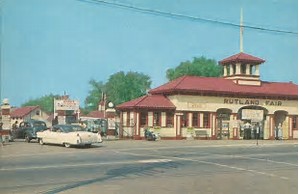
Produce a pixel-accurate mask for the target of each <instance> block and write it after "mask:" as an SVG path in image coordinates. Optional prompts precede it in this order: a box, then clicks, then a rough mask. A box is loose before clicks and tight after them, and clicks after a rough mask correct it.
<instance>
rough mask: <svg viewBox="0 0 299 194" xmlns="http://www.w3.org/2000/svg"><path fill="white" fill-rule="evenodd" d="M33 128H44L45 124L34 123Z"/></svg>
mask: <svg viewBox="0 0 299 194" xmlns="http://www.w3.org/2000/svg"><path fill="white" fill-rule="evenodd" d="M33 126H34V127H46V123H44V122H34V123H33Z"/></svg>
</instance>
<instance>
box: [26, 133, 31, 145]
mask: <svg viewBox="0 0 299 194" xmlns="http://www.w3.org/2000/svg"><path fill="white" fill-rule="evenodd" d="M30 140H31V139H30V137H29V136H28V135H25V141H26V142H27V143H30Z"/></svg>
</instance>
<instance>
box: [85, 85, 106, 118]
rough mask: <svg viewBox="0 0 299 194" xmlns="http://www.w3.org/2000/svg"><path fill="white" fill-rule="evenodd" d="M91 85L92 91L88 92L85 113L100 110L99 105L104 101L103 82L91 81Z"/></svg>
mask: <svg viewBox="0 0 299 194" xmlns="http://www.w3.org/2000/svg"><path fill="white" fill-rule="evenodd" d="M89 85H90V87H91V89H90V90H89V92H88V96H87V97H86V98H85V101H84V104H85V109H84V110H83V112H84V113H88V112H90V111H93V110H97V109H98V104H99V102H100V100H101V99H102V93H103V92H104V89H105V85H104V84H103V82H101V81H96V80H94V79H91V80H90V81H89Z"/></svg>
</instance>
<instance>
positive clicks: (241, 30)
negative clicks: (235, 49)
mask: <svg viewBox="0 0 299 194" xmlns="http://www.w3.org/2000/svg"><path fill="white" fill-rule="evenodd" d="M243 51H244V50H243V8H241V13H240V52H243Z"/></svg>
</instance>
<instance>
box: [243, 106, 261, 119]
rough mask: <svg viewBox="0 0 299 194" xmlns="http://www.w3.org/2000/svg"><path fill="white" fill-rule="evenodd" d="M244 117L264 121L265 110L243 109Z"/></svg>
mask: <svg viewBox="0 0 299 194" xmlns="http://www.w3.org/2000/svg"><path fill="white" fill-rule="evenodd" d="M242 119H244V120H251V121H255V122H259V121H262V120H263V119H264V111H263V110H254V109H243V110H242Z"/></svg>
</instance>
